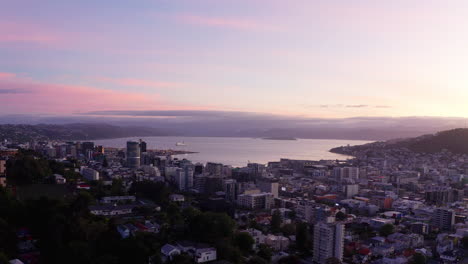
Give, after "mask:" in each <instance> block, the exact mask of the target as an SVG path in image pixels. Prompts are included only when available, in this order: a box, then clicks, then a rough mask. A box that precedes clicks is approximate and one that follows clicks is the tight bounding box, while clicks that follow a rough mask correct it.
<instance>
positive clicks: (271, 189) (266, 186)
mask: <svg viewBox="0 0 468 264" xmlns="http://www.w3.org/2000/svg"><path fill="white" fill-rule="evenodd" d="M257 186H258V188H259V189H260V191H262V192H265V193H271V194H273V197H274V198H278V196H279V194H278V189H279V183H277V182H271V181H259V182H258V183H257Z"/></svg>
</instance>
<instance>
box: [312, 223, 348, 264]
mask: <svg viewBox="0 0 468 264" xmlns="http://www.w3.org/2000/svg"><path fill="white" fill-rule="evenodd" d="M344 231H345V228H344V225H343V224H340V223H336V224H326V223H322V222H321V223H318V224H316V225H315V226H314V245H313V250H314V262H316V263H319V264H323V263H326V260H327V259H329V258H332V257H334V258H337V259H339V260H340V261H342V260H343V248H344V233H345V232H344Z"/></svg>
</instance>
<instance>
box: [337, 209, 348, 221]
mask: <svg viewBox="0 0 468 264" xmlns="http://www.w3.org/2000/svg"><path fill="white" fill-rule="evenodd" d="M335 217H336V220H337V221H343V220H346V214H345V213H343V212H341V211H339V212H338V213H336V215H335Z"/></svg>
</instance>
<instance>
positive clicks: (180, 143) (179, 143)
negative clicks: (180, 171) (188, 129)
mask: <svg viewBox="0 0 468 264" xmlns="http://www.w3.org/2000/svg"><path fill="white" fill-rule="evenodd" d="M175 145H176V146H186V144H185V143H184V142H183V141H182V142H177V143H175Z"/></svg>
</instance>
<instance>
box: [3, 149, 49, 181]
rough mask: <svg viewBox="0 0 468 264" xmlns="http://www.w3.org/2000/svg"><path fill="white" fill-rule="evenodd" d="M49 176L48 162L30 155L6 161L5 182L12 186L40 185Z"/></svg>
mask: <svg viewBox="0 0 468 264" xmlns="http://www.w3.org/2000/svg"><path fill="white" fill-rule="evenodd" d="M51 174H52V171H51V170H50V168H49V163H48V161H47V160H45V159H43V158H38V157H35V156H32V155H26V156H22V155H18V156H17V157H15V158H14V159H10V160H8V162H7V166H6V176H7V180H8V182H9V183H11V184H13V185H28V184H32V183H41V182H42V181H43V180H44V179H45V178H46V177H48V176H50V175H51Z"/></svg>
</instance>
